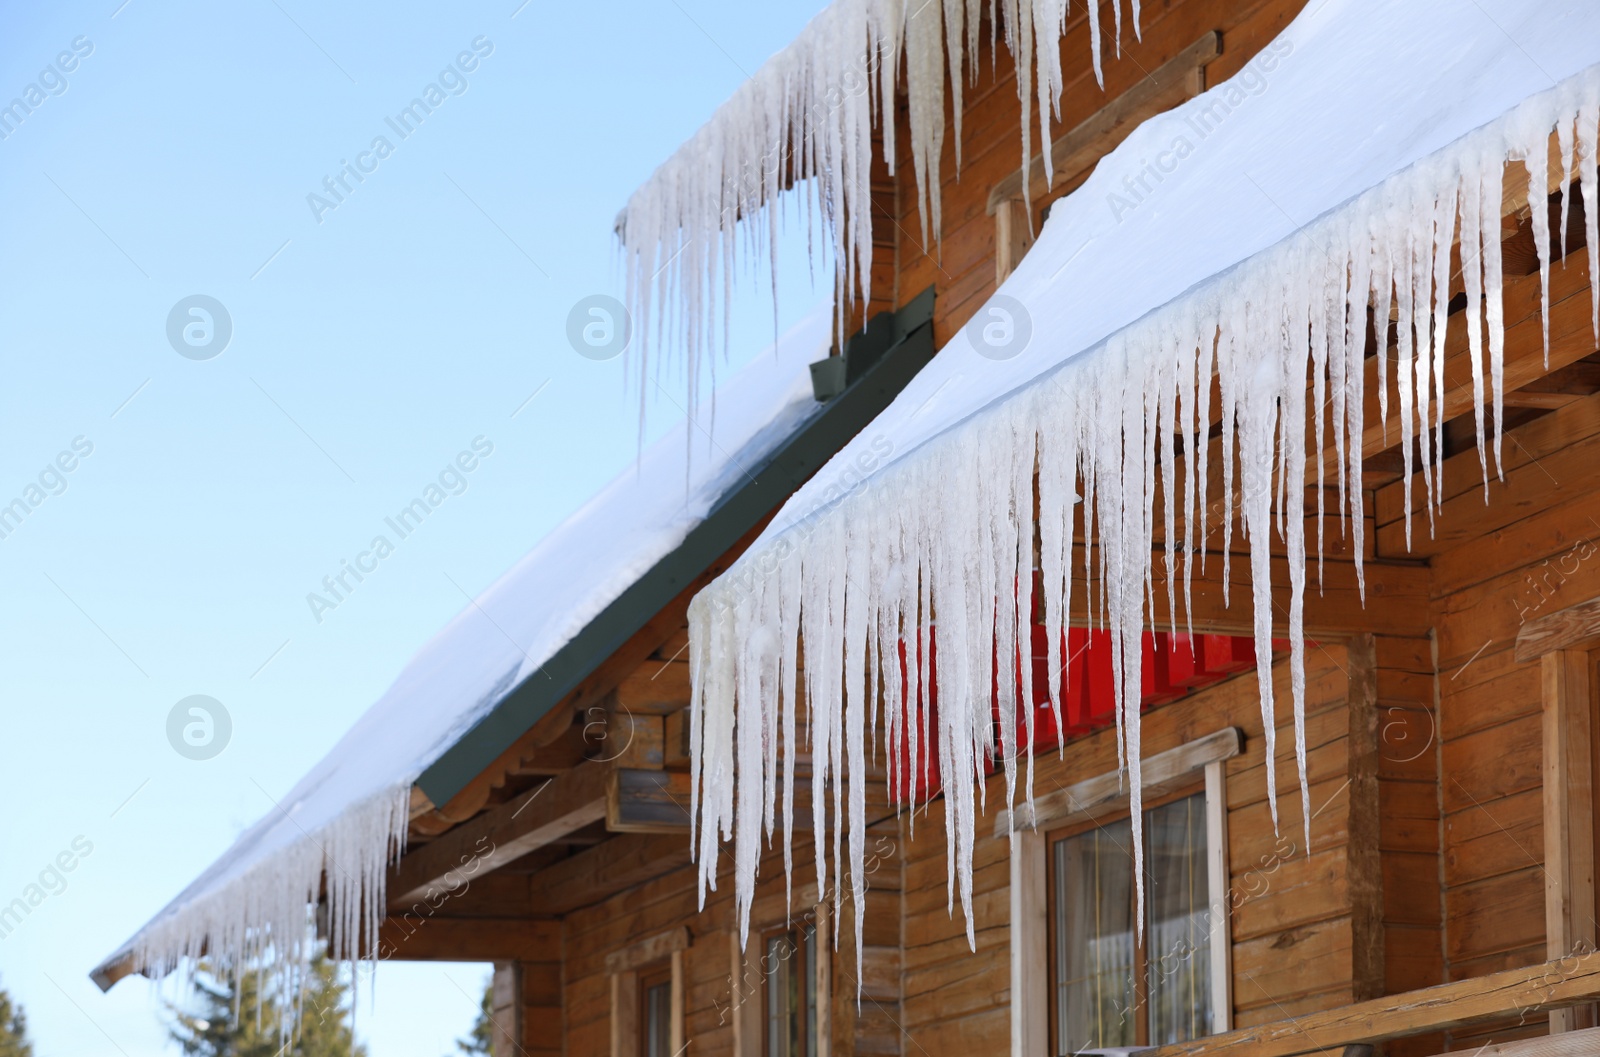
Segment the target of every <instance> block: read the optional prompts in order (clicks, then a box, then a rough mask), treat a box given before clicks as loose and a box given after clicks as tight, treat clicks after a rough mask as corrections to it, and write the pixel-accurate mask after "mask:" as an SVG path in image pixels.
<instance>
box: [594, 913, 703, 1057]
mask: <svg viewBox="0 0 1600 1057" xmlns="http://www.w3.org/2000/svg"><path fill="white" fill-rule="evenodd" d="M690 946H691V938H690V936H689V930H688V928H687V927H684V926H679V927H677V928H672V929H668V930H667V931H665V932H661V933H657V934H656V935H654V936H650V937H648V938H646V939H643V940H640V941H639V942H637V943H635V944H633V945H632V946H629V947H625V948H623V949H622V950H617V951H612V952H611V953H610V954H608V955H606V973H607V976H608V977H609V980H610V984H611V1015H610V1027H611V1057H640V1055H641V1054H642V1053H643V1052H644V1046H645V1042H646V1039H645V1035H646V1032H647V1031H648V1030H649V1017H648V1015H647V1014H648V1010H647V1007H646V1001H647V1000H648V997H649V994H650V987H651V986H659V985H660V984H661V983H662V981H663V973H664V975H665V980H666V982H667V983H668V986H669V987H670V988H671V990H670V991H669V995H670V1003H671V1004H670V1015H669V1020H668V1029H667V1037H668V1040H669V1043H668V1046H669V1053H670V1054H677V1053H678V1052H679V1051H681V1049H682V1048H683V1045H684V1025H683V1005H684V986H685V985H684V979H685V975H684V955H685V954H686V953H687V951H688V950H689V948H690Z"/></svg>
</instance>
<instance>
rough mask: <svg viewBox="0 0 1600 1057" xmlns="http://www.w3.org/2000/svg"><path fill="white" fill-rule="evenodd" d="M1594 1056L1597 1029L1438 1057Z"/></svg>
mask: <svg viewBox="0 0 1600 1057" xmlns="http://www.w3.org/2000/svg"><path fill="white" fill-rule="evenodd" d="M1596 1053H1600V1028H1590V1029H1589V1030H1588V1031H1575V1032H1571V1033H1569V1034H1566V1035H1545V1036H1542V1037H1540V1038H1537V1039H1517V1040H1516V1041H1515V1042H1489V1043H1486V1044H1484V1045H1483V1046H1480V1047H1479V1048H1477V1049H1475V1050H1472V1051H1470V1053H1469V1051H1466V1050H1457V1051H1455V1053H1449V1054H1446V1053H1441V1054H1439V1055H1438V1057H1463V1054H1466V1055H1467V1057H1592V1055H1593V1054H1596Z"/></svg>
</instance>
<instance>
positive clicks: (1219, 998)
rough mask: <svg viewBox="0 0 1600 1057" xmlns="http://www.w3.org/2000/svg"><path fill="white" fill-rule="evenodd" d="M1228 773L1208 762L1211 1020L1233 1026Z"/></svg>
mask: <svg viewBox="0 0 1600 1057" xmlns="http://www.w3.org/2000/svg"><path fill="white" fill-rule="evenodd" d="M1231 880H1232V878H1231V877H1230V876H1229V874H1228V775H1227V772H1226V771H1225V770H1224V765H1223V762H1222V761H1221V760H1212V761H1211V762H1210V763H1208V764H1206V885H1207V887H1208V890H1209V892H1210V894H1211V1021H1212V1024H1213V1025H1214V1029H1215V1030H1216V1031H1219V1032H1220V1031H1231V1030H1233V926H1232V921H1233V914H1232V910H1233V907H1232V904H1231V902H1230V900H1229V896H1228V887H1229V884H1230V882H1231Z"/></svg>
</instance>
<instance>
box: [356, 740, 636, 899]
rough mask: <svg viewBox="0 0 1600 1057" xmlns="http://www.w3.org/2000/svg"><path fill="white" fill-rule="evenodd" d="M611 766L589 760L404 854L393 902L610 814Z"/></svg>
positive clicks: (394, 876) (454, 881)
mask: <svg viewBox="0 0 1600 1057" xmlns="http://www.w3.org/2000/svg"><path fill="white" fill-rule="evenodd" d="M609 773H610V769H609V768H608V767H607V766H606V765H604V764H598V763H585V764H583V765H582V766H580V767H574V768H573V769H572V770H570V771H568V772H567V773H566V774H563V775H560V776H558V777H555V778H552V779H550V781H548V782H546V783H545V784H544V785H541V786H540V787H539V788H537V789H535V790H533V791H532V792H529V793H524V794H523V795H522V796H519V797H517V798H516V799H515V800H512V801H510V802H509V803H505V804H501V805H500V806H499V807H497V808H495V809H494V810H492V811H488V812H485V813H484V814H482V815H480V816H479V817H477V818H475V819H473V820H472V821H471V822H467V823H463V824H462V825H460V826H457V827H456V828H455V829H453V830H451V831H450V832H449V833H446V834H445V835H444V836H442V837H439V838H438V839H436V840H434V841H431V842H430V843H428V844H426V845H424V846H423V847H422V848H420V849H418V850H417V851H415V852H412V853H410V854H408V855H406V856H405V858H403V859H401V860H400V864H399V866H398V867H397V868H395V869H393V870H391V872H390V875H389V886H388V890H389V893H390V894H389V905H390V906H391V907H407V906H410V905H412V904H414V903H416V902H417V901H419V900H425V899H426V898H427V897H428V895H429V893H430V892H432V891H434V890H436V889H439V888H441V887H445V888H450V889H455V888H459V887H460V885H461V879H462V878H463V877H465V878H470V877H473V876H475V875H477V874H479V873H481V872H483V871H486V870H493V869H495V868H496V867H498V866H503V865H505V864H506V863H508V862H510V861H511V860H513V859H517V858H520V857H522V856H523V855H526V854H527V853H528V852H530V851H533V850H534V849H536V848H541V847H543V846H544V845H546V844H550V843H553V842H554V841H557V840H559V839H560V838H561V837H563V836H565V835H566V834H568V833H571V832H572V831H573V830H576V829H582V828H583V827H584V826H587V825H589V824H590V823H591V822H596V821H598V820H600V819H602V818H604V817H605V808H606V781H607V778H608V777H609Z"/></svg>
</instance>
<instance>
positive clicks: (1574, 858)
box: [1515, 598, 1600, 1035]
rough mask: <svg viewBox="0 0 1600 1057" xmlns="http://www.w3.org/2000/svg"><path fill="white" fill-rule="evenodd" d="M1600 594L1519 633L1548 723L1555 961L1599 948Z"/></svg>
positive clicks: (1554, 1027) (1573, 1018)
mask: <svg viewBox="0 0 1600 1057" xmlns="http://www.w3.org/2000/svg"><path fill="white" fill-rule="evenodd" d="M1597 650H1600V598H1592V599H1590V600H1588V601H1587V602H1580V603H1579V604H1577V605H1575V606H1571V607H1568V608H1567V609H1562V610H1558V611H1557V612H1554V613H1550V614H1547V615H1545V616H1542V617H1539V618H1538V619H1536V620H1531V621H1528V622H1527V623H1525V624H1523V625H1522V628H1521V630H1519V631H1518V632H1517V647H1516V654H1515V657H1516V660H1517V661H1519V662H1522V663H1530V662H1535V661H1537V662H1538V664H1539V666H1540V678H1539V698H1540V706H1541V712H1542V718H1541V723H1542V726H1543V749H1542V755H1543V772H1544V773H1543V787H1544V791H1543V800H1544V805H1543V807H1544V878H1545V885H1544V927H1545V953H1546V957H1548V958H1549V959H1550V960H1551V961H1559V960H1561V959H1564V958H1567V957H1568V956H1570V955H1573V954H1583V953H1586V952H1588V951H1593V950H1594V949H1595V945H1596V939H1597V937H1596V934H1595V933H1596V929H1595V910H1596V903H1595V876H1594V871H1595V845H1596V842H1597V840H1600V837H1597V835H1596V818H1595V810H1594V759H1595V755H1596V745H1595V737H1596V735H1597V734H1600V723H1597V722H1596V718H1595V679H1596V672H1595V660H1596V658H1595V651H1597ZM1549 1016H1550V1034H1552V1035H1558V1034H1563V1033H1566V1032H1571V1031H1577V1030H1580V1029H1583V1028H1590V1027H1593V1026H1594V1025H1595V1024H1596V1020H1597V1011H1596V1007H1595V1006H1594V1005H1593V1004H1584V1005H1580V1006H1575V1007H1571V1008H1567V1009H1557V1010H1553V1011H1552V1012H1551V1013H1550V1015H1549Z"/></svg>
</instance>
